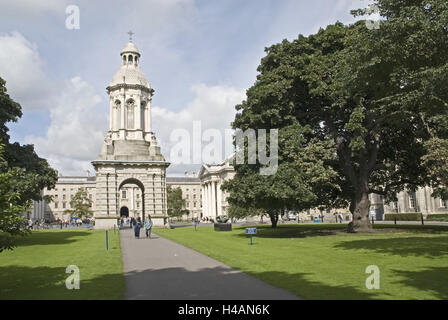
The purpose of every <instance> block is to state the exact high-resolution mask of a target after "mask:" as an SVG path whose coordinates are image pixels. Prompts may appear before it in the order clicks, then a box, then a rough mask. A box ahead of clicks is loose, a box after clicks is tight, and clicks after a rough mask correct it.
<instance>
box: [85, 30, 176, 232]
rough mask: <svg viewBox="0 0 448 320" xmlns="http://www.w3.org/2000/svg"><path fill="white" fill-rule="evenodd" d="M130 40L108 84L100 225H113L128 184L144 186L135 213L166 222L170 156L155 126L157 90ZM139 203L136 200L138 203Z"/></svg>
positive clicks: (99, 171)
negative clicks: (153, 113) (164, 152)
mask: <svg viewBox="0 0 448 320" xmlns="http://www.w3.org/2000/svg"><path fill="white" fill-rule="evenodd" d="M129 34H130V36H131V37H130V39H129V42H128V43H127V44H126V45H125V46H124V48H123V50H122V51H121V53H120V57H121V66H120V69H119V70H118V71H117V72H116V73H115V75H114V77H113V78H112V81H111V82H110V84H109V86H108V87H107V88H106V90H107V93H108V94H109V114H110V118H109V119H110V121H109V131H108V132H107V134H106V137H105V139H104V144H103V147H102V149H101V152H100V154H99V155H98V157H97V160H95V161H93V162H92V164H93V166H94V167H95V170H96V176H97V178H96V189H97V194H96V196H97V199H96V208H94V216H95V227H96V228H100V229H104V228H110V227H112V228H113V225H114V224H116V220H117V218H119V215H120V211H122V210H121V209H122V208H123V206H122V205H124V204H125V203H128V202H129V201H131V202H132V203H134V202H135V201H136V199H126V198H124V197H127V194H128V193H126V192H122V190H126V188H128V187H130V186H132V187H136V188H139V189H140V191H141V199H140V202H139V204H140V203H141V205H138V207H139V210H136V212H135V213H134V215H135V216H136V217H141V218H142V219H143V218H146V217H148V216H149V215H151V218H152V220H153V223H154V225H165V224H166V222H167V218H168V217H167V208H166V179H165V176H166V174H165V172H166V168H167V167H168V166H169V163H168V162H166V161H165V158H164V157H163V155H162V153H161V150H160V147H159V145H158V143H157V139H156V137H155V134H154V133H153V132H152V129H151V99H152V96H153V94H154V90H153V89H152V88H151V85H150V83H149V81H148V80H147V79H146V77H145V75H144V74H143V72H142V71H141V69H140V56H141V55H140V52H139V50H138V49H137V47H136V46H135V45H134V43H133V42H132V32H129ZM136 207H137V206H136Z"/></svg>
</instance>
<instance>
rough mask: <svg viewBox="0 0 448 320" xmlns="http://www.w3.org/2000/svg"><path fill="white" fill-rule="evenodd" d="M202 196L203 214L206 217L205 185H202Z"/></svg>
mask: <svg viewBox="0 0 448 320" xmlns="http://www.w3.org/2000/svg"><path fill="white" fill-rule="evenodd" d="M201 194H202V199H201V203H202V208H201V209H202V210H201V211H202V214H203V215H204V210H205V208H206V202H205V185H204V184H202V185H201Z"/></svg>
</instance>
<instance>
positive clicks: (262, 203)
mask: <svg viewBox="0 0 448 320" xmlns="http://www.w3.org/2000/svg"><path fill="white" fill-rule="evenodd" d="M311 134H312V131H311V129H310V128H309V127H301V126H300V125H299V124H298V123H294V124H292V125H290V126H287V127H284V128H281V129H280V131H279V137H278V162H279V165H278V167H277V170H276V171H275V173H274V174H270V175H261V174H260V167H261V166H260V165H255V166H254V165H248V164H236V163H235V170H236V172H237V174H236V175H235V177H234V178H233V179H231V180H227V181H225V182H224V184H223V187H222V188H223V190H227V191H230V194H229V197H228V199H227V200H228V202H229V203H230V208H229V215H230V216H231V217H237V218H241V217H245V216H254V215H260V214H264V213H267V214H268V215H269V217H270V219H271V223H272V227H274V228H275V227H276V226H277V222H278V218H279V216H280V215H281V214H282V213H283V212H284V210H304V209H307V208H309V207H314V206H318V205H320V204H323V203H325V204H326V205H327V206H332V205H334V203H332V201H331V199H333V198H334V197H332V196H330V195H331V193H332V192H335V190H337V188H338V186H337V184H336V178H337V175H336V172H335V171H334V170H333V169H332V168H331V167H330V166H329V165H326V164H325V160H327V161H330V160H331V159H332V158H334V155H333V153H332V151H331V145H329V144H328V143H327V142H325V141H324V142H322V141H318V140H316V139H314V138H310V136H311ZM246 163H247V162H246ZM322 198H323V199H328V200H329V201H321V199H322Z"/></svg>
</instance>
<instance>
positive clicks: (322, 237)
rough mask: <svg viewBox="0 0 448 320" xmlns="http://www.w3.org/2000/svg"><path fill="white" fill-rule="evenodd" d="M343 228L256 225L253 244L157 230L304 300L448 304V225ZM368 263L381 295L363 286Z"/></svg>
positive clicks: (227, 236) (239, 236)
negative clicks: (374, 269)
mask: <svg viewBox="0 0 448 320" xmlns="http://www.w3.org/2000/svg"><path fill="white" fill-rule="evenodd" d="M345 228H346V227H345V226H342V225H336V224H301V225H281V226H279V228H278V229H277V230H276V229H272V228H270V227H269V226H258V227H257V233H258V234H257V235H256V237H255V238H254V239H255V242H254V245H253V246H250V245H249V238H248V236H247V235H245V234H244V228H242V227H237V228H234V230H233V231H232V232H215V231H214V230H213V228H209V227H201V228H198V230H197V231H195V230H194V228H178V229H173V230H156V231H155V232H156V233H158V234H159V235H161V236H163V237H166V238H169V239H171V240H174V241H176V242H178V243H181V244H183V245H185V246H187V247H190V248H193V249H195V250H197V251H199V252H202V253H204V254H206V255H208V256H210V257H212V258H215V259H216V260H219V261H222V262H224V263H225V264H227V265H229V266H231V267H233V268H236V269H239V270H242V271H244V272H246V273H249V274H251V275H253V276H255V277H257V278H259V279H261V280H264V281H265V282H268V283H270V284H272V285H274V286H276V287H281V288H284V289H287V290H289V291H290V292H292V293H294V294H296V295H297V296H300V297H302V298H305V299H448V227H439V226H399V227H398V226H393V225H390V226H385V225H383V226H378V225H376V226H375V232H374V233H373V234H347V233H345V232H344V230H345ZM397 229H399V230H397ZM369 265H376V266H378V267H379V269H380V289H379V290H375V289H373V290H368V289H367V288H366V286H365V282H366V279H367V277H368V276H369V275H368V274H366V273H365V271H366V267H367V266H369Z"/></svg>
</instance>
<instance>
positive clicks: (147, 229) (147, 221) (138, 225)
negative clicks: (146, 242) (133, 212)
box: [120, 216, 152, 239]
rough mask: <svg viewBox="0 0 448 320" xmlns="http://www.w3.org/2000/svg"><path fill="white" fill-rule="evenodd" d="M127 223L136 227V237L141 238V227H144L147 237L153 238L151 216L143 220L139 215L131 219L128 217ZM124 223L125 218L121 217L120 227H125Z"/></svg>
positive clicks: (131, 226)
mask: <svg viewBox="0 0 448 320" xmlns="http://www.w3.org/2000/svg"><path fill="white" fill-rule="evenodd" d="M126 224H129V227H130V228H133V229H134V235H135V238H136V239H139V238H140V229H142V228H145V232H146V238H147V239H150V238H151V229H152V219H151V216H148V218H147V219H144V220H143V221H142V219H141V218H140V217H137V219H135V218H134V217H132V218H131V219H130V220H129V218H127V219H126ZM123 225H124V219H123V218H121V219H120V227H121V228H123Z"/></svg>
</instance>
